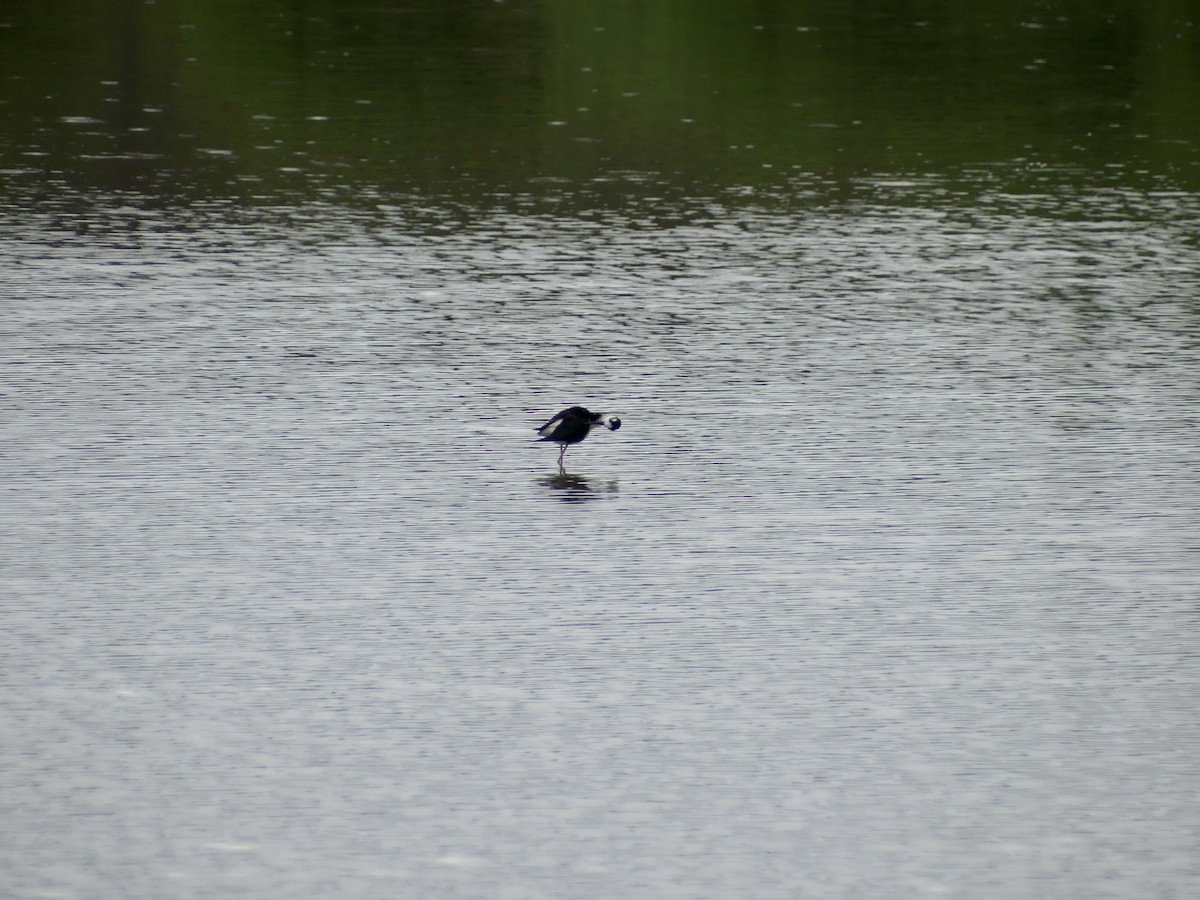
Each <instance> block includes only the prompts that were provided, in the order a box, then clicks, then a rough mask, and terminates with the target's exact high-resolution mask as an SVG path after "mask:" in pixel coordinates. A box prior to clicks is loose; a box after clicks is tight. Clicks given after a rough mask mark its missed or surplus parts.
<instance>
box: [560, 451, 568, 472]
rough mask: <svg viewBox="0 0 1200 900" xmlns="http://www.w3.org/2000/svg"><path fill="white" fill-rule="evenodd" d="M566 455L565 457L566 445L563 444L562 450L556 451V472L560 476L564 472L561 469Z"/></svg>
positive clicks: (563, 469)
mask: <svg viewBox="0 0 1200 900" xmlns="http://www.w3.org/2000/svg"><path fill="white" fill-rule="evenodd" d="M566 455H567V445H566V444H563V445H562V448H561V449H560V450H559V451H558V471H559V473H560V474H561V473H562V472H565V471H566V469H565V468H564V467H563V457H565V456H566Z"/></svg>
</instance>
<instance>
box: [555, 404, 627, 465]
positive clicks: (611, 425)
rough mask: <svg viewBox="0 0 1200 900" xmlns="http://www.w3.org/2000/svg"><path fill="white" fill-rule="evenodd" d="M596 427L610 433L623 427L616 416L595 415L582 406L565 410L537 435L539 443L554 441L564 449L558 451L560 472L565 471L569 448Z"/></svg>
mask: <svg viewBox="0 0 1200 900" xmlns="http://www.w3.org/2000/svg"><path fill="white" fill-rule="evenodd" d="M595 425H603V426H604V427H605V428H607V429H608V430H609V431H616V430H617V429H618V428H620V427H621V420H620V419H618V418H617V417H616V416H609V415H606V414H604V413H594V412H591V411H590V410H586V409H584V408H583V407H582V406H572V407H569V408H567V409H564V410H563V411H562V412H560V413H559V414H558V415H556V416H555V417H554V418H553V419H551V420H550V421H549V422H547V423H546V424H545V425H543V426H542V427H541V428H539V429H537V433H538V434H540V435H541V437H539V438H538V440H539V441H554V442H555V443H557V444H559V445H560V446H561V447H562V449H561V450H559V451H558V470H559V471H560V472H561V471H562V470H563V458H564V457H565V456H566V455H567V448H568V447H569V446H571V445H572V444H578V443H579V442H580V441H582V440H583V439H584V438H585V437H587V436H588V432H589V431H591V430H592V427H593V426H595Z"/></svg>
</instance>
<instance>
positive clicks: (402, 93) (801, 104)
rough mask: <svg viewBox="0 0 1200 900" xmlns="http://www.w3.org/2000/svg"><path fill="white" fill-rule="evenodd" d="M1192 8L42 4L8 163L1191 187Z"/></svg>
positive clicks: (427, 187)
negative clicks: (959, 175) (992, 173)
mask: <svg viewBox="0 0 1200 900" xmlns="http://www.w3.org/2000/svg"><path fill="white" fill-rule="evenodd" d="M1190 8H1191V7H1190V4H1188V3H1185V2H1183V0H1175V2H1172V0H1162V2H1151V3H1146V4H1132V3H1125V2H1116V0H1109V2H1099V3H1096V2H1087V3H1085V2H1082V0H1056V2H1048V3H1043V4H1036V5H1030V4H1029V3H1027V2H1024V0H997V2H993V3H989V4H962V3H958V2H949V0H942V2H938V0H927V2H922V3H916V4H912V3H904V4H896V3H894V2H890V0H869V2H865V3H858V4H845V3H843V2H841V0H809V2H801V0H793V2H784V0H779V2H771V3H755V4H741V3H729V2H725V0H707V2H687V3H685V2H683V0H672V2H666V3H653V4H642V3H634V2H608V3H596V2H594V0H566V2H555V3H537V2H509V3H504V4H494V3H465V2H445V0H436V2H433V0H430V2H403V3H402V2H389V0H375V2H373V3H368V4H365V5H355V6H353V7H347V6H346V5H345V4H341V3H338V2H336V0H308V2H301V3H297V2H294V0H261V2H258V3H254V4H246V3H232V2H227V3H215V4H214V3H209V2H201V0H164V2H160V3H156V4H151V5H147V4H133V3H107V4H95V3H92V2H84V0H69V2H66V3H61V4H25V5H21V6H19V7H18V8H16V9H14V10H6V11H5V12H4V13H3V14H2V17H3V19H4V24H5V25H7V26H8V27H6V28H3V29H0V74H2V75H3V77H4V81H5V84H6V87H7V88H8V89H9V93H10V99H9V102H7V103H6V104H4V105H3V106H0V119H2V120H3V124H4V126H5V127H4V131H5V132H6V134H7V137H0V155H2V156H3V157H4V159H3V160H0V161H3V162H5V164H6V166H10V167H11V166H13V165H15V164H18V163H19V165H20V166H21V167H24V168H27V167H29V166H31V165H35V164H36V161H37V160H39V159H40V160H44V161H45V162H46V164H47V166H48V167H49V168H51V169H53V170H55V171H62V172H63V173H64V175H65V176H66V177H68V178H76V179H79V180H81V181H83V182H85V183H89V184H90V183H98V184H100V186H106V182H108V183H110V184H113V185H116V186H121V185H122V184H123V183H128V184H129V186H132V187H136V188H140V189H149V190H150V191H151V192H154V191H158V192H170V191H171V190H172V189H174V188H175V187H177V185H176V184H175V182H177V181H180V180H182V181H185V182H187V181H190V182H192V186H198V187H200V189H202V190H205V191H208V192H217V193H221V192H226V193H228V192H240V193H242V194H244V195H245V196H246V197H247V199H251V200H253V199H255V198H256V197H260V198H270V197H271V196H273V195H274V194H276V193H277V192H287V191H289V190H292V189H299V190H302V191H303V192H306V193H309V194H311V193H313V192H316V193H318V194H320V193H321V192H326V193H327V194H332V195H334V196H338V197H340V198H342V199H345V200H347V201H351V200H353V199H354V198H355V197H361V196H364V194H365V196H366V199H368V200H371V201H374V200H375V199H378V197H379V196H380V195H382V196H385V197H386V195H388V194H389V193H391V192H395V191H409V190H420V191H424V192H428V191H431V190H435V191H453V192H456V193H457V192H460V191H461V192H468V193H472V194H487V193H489V192H491V193H496V192H500V193H506V192H508V193H511V192H520V193H522V194H537V193H539V192H540V193H543V194H546V195H559V194H561V193H562V189H561V185H562V183H563V182H564V181H565V182H566V183H570V184H574V185H580V184H587V185H588V186H589V189H590V190H592V191H594V192H595V193H596V195H597V197H598V198H599V199H600V201H603V198H604V197H605V196H607V195H612V194H616V195H620V194H623V193H631V192H632V193H636V192H638V191H640V190H643V189H645V190H650V191H661V190H662V189H663V188H662V186H663V185H664V184H665V185H669V186H671V187H672V188H674V189H678V190H681V191H685V192H687V191H691V192H695V193H711V192H713V191H720V190H723V189H727V188H734V187H740V188H755V187H768V186H773V185H777V184H779V183H780V182H786V181H787V179H789V178H791V177H794V176H797V175H808V176H812V175H817V176H821V177H828V178H830V179H832V180H833V181H835V182H836V181H837V180H839V179H843V178H852V177H856V176H861V175H863V174H888V173H891V174H896V173H916V174H946V173H951V172H957V171H960V170H962V169H963V168H964V167H971V166H975V167H978V166H980V165H985V164H995V163H1017V164H1020V165H1023V166H1025V167H1029V168H1033V169H1045V168H1047V167H1049V168H1051V169H1053V170H1054V171H1055V172H1059V173H1063V174H1062V177H1068V176H1067V174H1066V173H1071V174H1070V176H1069V177H1072V178H1082V179H1101V180H1103V181H1104V183H1106V184H1113V183H1114V182H1122V181H1136V182H1139V183H1144V182H1145V181H1146V179H1154V178H1157V179H1160V180H1161V181H1162V182H1163V183H1169V184H1170V185H1172V186H1176V187H1179V186H1183V187H1189V186H1190V187H1194V186H1196V185H1197V184H1200V158H1198V157H1200V150H1198V147H1197V140H1198V138H1197V125H1198V114H1197V111H1196V104H1195V97H1196V95H1197V93H1198V88H1200V67H1197V66H1196V65H1195V60H1196V59H1198V58H1200V34H1198V30H1200V23H1197V22H1196V21H1194V16H1191V17H1189V15H1188V13H1189V10H1190ZM37 154H43V155H41V156H39V155H37ZM1019 167H1020V166H1018V168H1019ZM631 172H638V173H652V174H653V175H654V176H655V177H651V178H649V179H647V178H631V177H630V176H629V173H631ZM647 185H649V187H647Z"/></svg>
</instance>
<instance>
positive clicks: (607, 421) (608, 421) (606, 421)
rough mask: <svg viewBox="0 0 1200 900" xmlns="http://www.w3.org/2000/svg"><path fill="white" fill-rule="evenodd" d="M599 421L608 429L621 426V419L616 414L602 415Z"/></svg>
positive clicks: (611, 429) (612, 429)
mask: <svg viewBox="0 0 1200 900" xmlns="http://www.w3.org/2000/svg"><path fill="white" fill-rule="evenodd" d="M600 422H601V424H602V425H603V426H604V427H605V428H607V429H608V430H609V431H616V430H617V429H618V428H620V427H621V420H620V419H618V418H617V417H616V416H604V417H603V418H602V419H601V420H600Z"/></svg>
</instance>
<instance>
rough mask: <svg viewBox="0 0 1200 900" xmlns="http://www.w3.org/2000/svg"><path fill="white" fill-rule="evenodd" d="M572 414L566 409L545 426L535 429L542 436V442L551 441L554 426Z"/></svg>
mask: <svg viewBox="0 0 1200 900" xmlns="http://www.w3.org/2000/svg"><path fill="white" fill-rule="evenodd" d="M570 414H571V410H569V409H564V410H563V411H562V412H560V413H557V414H555V416H554V418H553V419H551V420H550V421H549V422H547V423H546V424H545V425H543V426H542V427H541V428H537V429H535V431H537V433H538V434H540V435H541V436H542V438H541V439H542V440H543V441H546V440H549V439H550V435H551V434H552V433H553V432H554V426H555V425H557V424H558V423H559V422H561V421H562V420H563V419H565V418H566V417H567V416H569V415H570Z"/></svg>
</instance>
